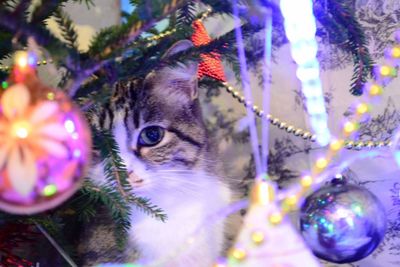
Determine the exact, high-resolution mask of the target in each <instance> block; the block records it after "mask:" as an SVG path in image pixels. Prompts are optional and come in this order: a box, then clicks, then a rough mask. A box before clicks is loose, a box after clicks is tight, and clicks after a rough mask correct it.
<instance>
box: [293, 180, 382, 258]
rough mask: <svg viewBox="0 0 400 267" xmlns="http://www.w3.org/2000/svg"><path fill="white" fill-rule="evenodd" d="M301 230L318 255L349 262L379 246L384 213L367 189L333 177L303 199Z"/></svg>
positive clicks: (363, 256) (376, 199) (364, 255)
mask: <svg viewBox="0 0 400 267" xmlns="http://www.w3.org/2000/svg"><path fill="white" fill-rule="evenodd" d="M300 230H301V234H302V236H303V237H304V239H305V241H306V243H307V244H308V246H309V247H310V248H311V250H312V251H313V252H314V254H315V255H316V256H317V257H319V258H321V259H324V260H327V261H330V262H335V263H349V262H354V261H358V260H361V259H363V258H365V257H367V256H368V255H369V254H371V253H372V252H373V251H374V250H375V248H376V247H377V246H378V245H379V243H380V242H381V241H382V239H383V237H384V235H385V231H386V214H385V210H384V207H383V205H382V204H381V203H380V201H379V200H378V198H377V197H376V196H375V195H373V194H372V193H371V192H369V191H368V190H367V189H365V188H363V187H361V186H358V185H354V184H347V183H346V182H345V181H343V180H340V181H339V180H337V179H336V180H334V181H333V182H332V183H331V184H330V185H327V186H324V187H322V188H320V189H319V190H317V191H316V192H314V193H313V194H311V195H310V196H309V197H307V198H306V200H305V203H304V204H303V206H302V207H301V214H300Z"/></svg>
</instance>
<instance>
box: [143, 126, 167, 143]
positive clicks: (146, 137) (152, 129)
mask: <svg viewBox="0 0 400 267" xmlns="http://www.w3.org/2000/svg"><path fill="white" fill-rule="evenodd" d="M164 133H165V130H164V128H162V127H160V126H149V127H146V128H144V129H143V130H142V131H141V132H140V135H139V140H138V143H139V145H141V146H155V145H157V144H158V143H160V142H161V140H162V139H163V138H164Z"/></svg>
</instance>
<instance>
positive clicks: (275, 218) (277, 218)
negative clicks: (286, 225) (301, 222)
mask: <svg viewBox="0 0 400 267" xmlns="http://www.w3.org/2000/svg"><path fill="white" fill-rule="evenodd" d="M268 220H269V222H270V223H271V224H273V225H277V224H280V223H281V222H282V220H283V214H282V213H281V212H280V211H275V212H273V213H271V214H270V215H269V218H268Z"/></svg>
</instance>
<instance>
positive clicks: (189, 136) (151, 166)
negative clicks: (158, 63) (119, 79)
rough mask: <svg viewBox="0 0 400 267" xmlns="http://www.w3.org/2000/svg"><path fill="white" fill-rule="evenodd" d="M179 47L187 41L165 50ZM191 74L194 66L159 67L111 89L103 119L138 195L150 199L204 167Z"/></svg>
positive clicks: (202, 132)
mask: <svg viewBox="0 0 400 267" xmlns="http://www.w3.org/2000/svg"><path fill="white" fill-rule="evenodd" d="M189 44H190V43H189ZM184 45H188V44H187V43H183V44H182V43H178V44H177V45H175V46H174V47H173V48H172V49H171V51H170V53H173V52H176V50H178V49H182V47H181V46H184ZM174 50H175V51H174ZM178 51H179V50H178ZM196 75H197V65H195V64H191V65H188V66H178V67H174V68H169V67H164V68H161V69H159V70H155V71H154V72H152V73H151V74H149V75H148V76H147V77H146V79H145V80H144V82H130V83H128V84H126V85H119V87H117V88H116V91H115V94H114V97H113V103H112V105H111V106H110V107H112V108H110V109H112V110H113V111H112V115H111V116H109V117H108V118H106V120H109V121H108V123H109V124H110V128H111V129H112V132H113V134H114V136H115V139H116V141H117V143H118V145H119V148H120V151H121V157H122V158H123V160H124V162H125V164H126V167H127V170H128V173H129V180H130V182H131V184H132V186H133V190H134V191H135V192H136V193H139V195H140V194H141V193H143V195H144V196H148V197H150V196H152V195H154V194H155V193H157V192H160V190H170V189H171V188H173V187H181V186H182V183H192V182H193V181H190V179H191V177H190V176H191V173H193V172H196V171H201V170H202V169H204V167H205V166H204V165H205V164H206V162H207V161H206V157H207V156H206V153H207V150H208V143H207V142H208V138H207V132H206V130H205V127H204V123H203V120H202V115H201V110H200V106H199V101H198V98H197V79H196ZM104 123H106V122H104Z"/></svg>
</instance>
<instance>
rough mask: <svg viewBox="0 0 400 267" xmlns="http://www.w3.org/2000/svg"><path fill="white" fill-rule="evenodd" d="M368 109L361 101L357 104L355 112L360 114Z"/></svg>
mask: <svg viewBox="0 0 400 267" xmlns="http://www.w3.org/2000/svg"><path fill="white" fill-rule="evenodd" d="M368 109H369V108H368V105H367V104H365V103H361V104H359V105H358V106H357V113H358V114H360V115H362V114H364V113H366V112H368Z"/></svg>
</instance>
